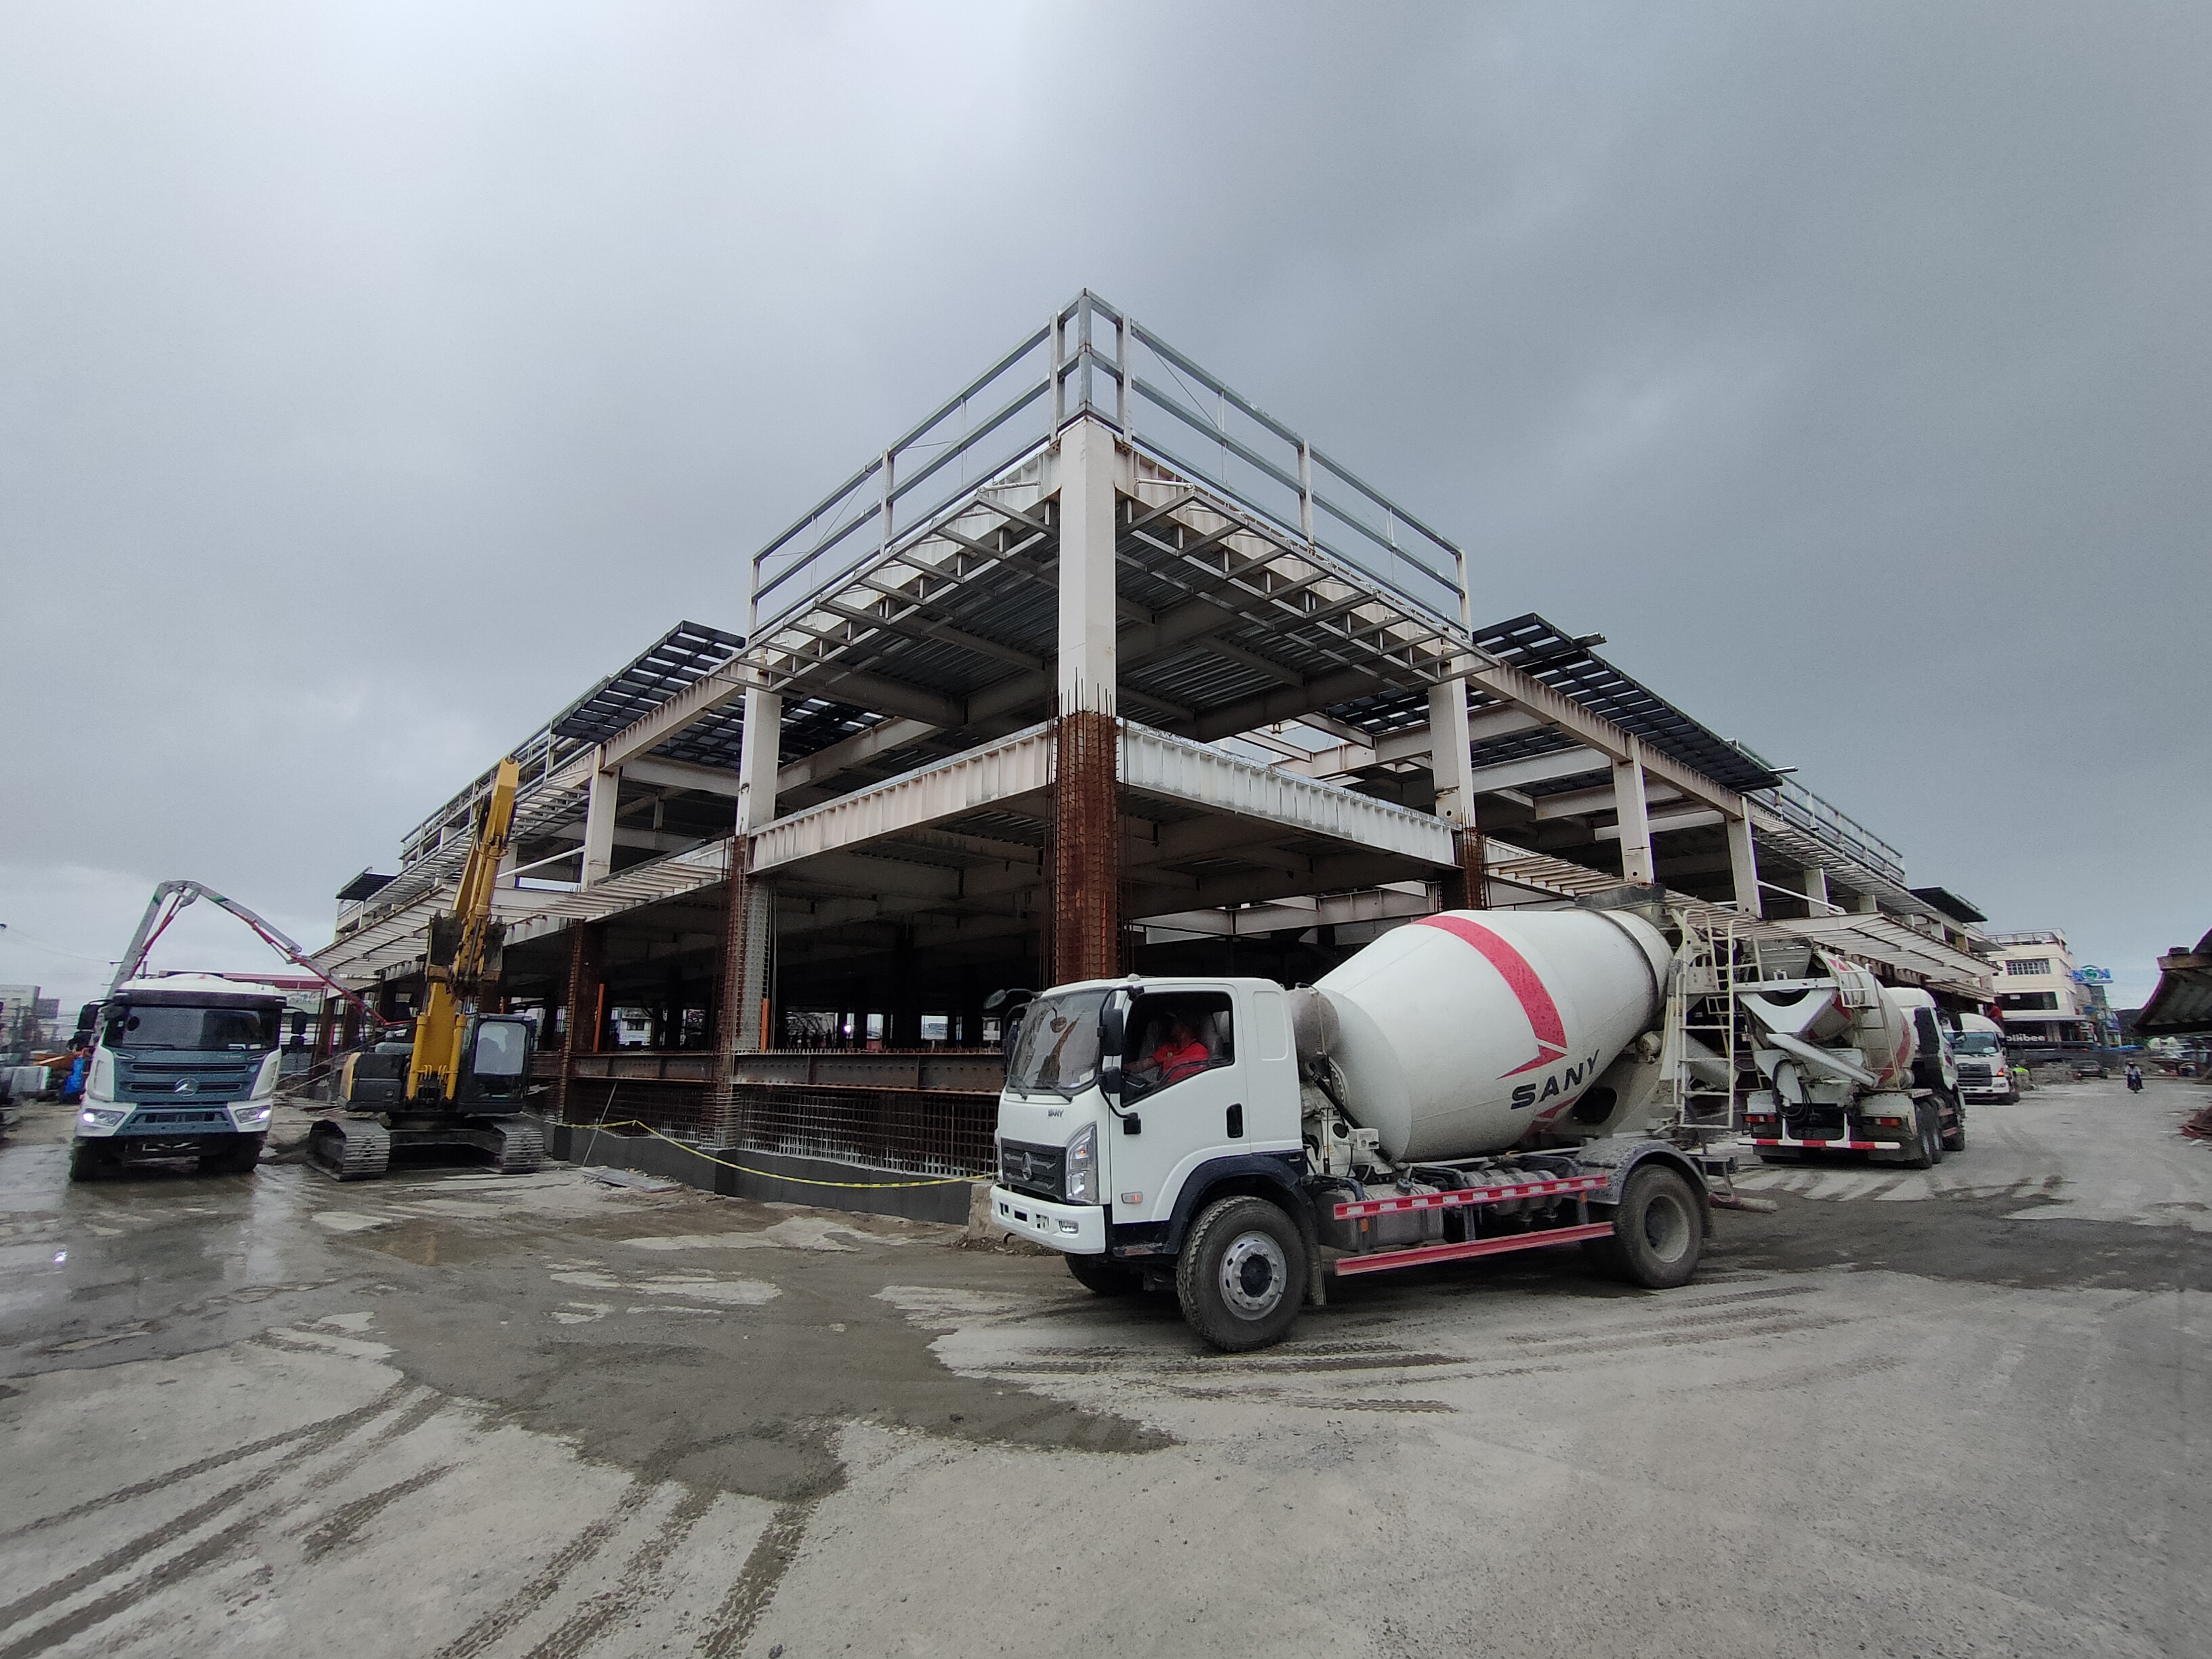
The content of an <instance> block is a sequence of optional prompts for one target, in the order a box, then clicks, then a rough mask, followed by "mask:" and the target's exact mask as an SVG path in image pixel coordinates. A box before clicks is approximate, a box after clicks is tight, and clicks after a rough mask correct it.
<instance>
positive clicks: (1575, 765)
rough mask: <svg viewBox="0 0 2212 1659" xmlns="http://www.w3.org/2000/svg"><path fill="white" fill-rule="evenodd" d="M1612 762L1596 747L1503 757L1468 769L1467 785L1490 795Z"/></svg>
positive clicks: (1598, 769) (1576, 773)
mask: <svg viewBox="0 0 2212 1659" xmlns="http://www.w3.org/2000/svg"><path fill="white" fill-rule="evenodd" d="M1607 764H1608V762H1607V758H1606V757H1605V755H1604V754H1603V753H1601V751H1599V750H1595V749H1584V748H1576V749H1553V750H1548V751H1547V752H1546V753H1544V754H1541V755H1528V756H1524V757H1522V758H1521V759H1519V760H1510V761H1500V762H1498V764H1496V765H1495V766H1478V767H1476V768H1474V769H1473V770H1472V771H1471V772H1469V773H1468V780H1467V786H1468V788H1469V789H1471V790H1472V791H1473V792H1474V793H1476V794H1478V795H1486V794H1489V793H1492V792H1493V791H1496V790H1500V789H1518V788H1520V787H1522V785H1524V784H1530V783H1548V782H1549V781H1551V780H1552V779H1553V778H1571V777H1577V776H1579V775H1582V774H1583V773H1584V772H1599V771H1603V770H1604V769H1606V767H1607Z"/></svg>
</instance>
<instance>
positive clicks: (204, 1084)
mask: <svg viewBox="0 0 2212 1659" xmlns="http://www.w3.org/2000/svg"><path fill="white" fill-rule="evenodd" d="M257 1070H258V1065H257V1066H246V1067H240V1066H237V1065H235V1064H231V1065H225V1066H189V1065H179V1064H177V1063H175V1062H173V1061H162V1060H119V1061H118V1062H117V1064H116V1079H115V1083H116V1091H115V1092H116V1098H117V1099H118V1100H127V1101H131V1102H134V1103H135V1102H137V1101H147V1102H152V1101H156V1100H161V1101H174V1102H175V1103H177V1104H178V1105H179V1106H190V1105H194V1104H197V1103H199V1102H201V1101H220V1100H242V1099H244V1098H245V1097H246V1092H247V1091H249V1090H251V1089H252V1087H253V1078H254V1073H255V1072H256V1071H257ZM180 1084H181V1085H185V1086H184V1087H181V1088H180V1087H179V1086H178V1085H180Z"/></svg>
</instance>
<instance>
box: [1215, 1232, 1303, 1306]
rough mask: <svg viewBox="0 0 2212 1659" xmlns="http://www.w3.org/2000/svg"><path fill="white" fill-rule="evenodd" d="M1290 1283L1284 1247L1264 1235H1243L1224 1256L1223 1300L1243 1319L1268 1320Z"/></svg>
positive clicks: (1232, 1242)
mask: <svg viewBox="0 0 2212 1659" xmlns="http://www.w3.org/2000/svg"><path fill="white" fill-rule="evenodd" d="M1289 1281H1290V1263H1289V1262H1288V1261H1286V1260H1285V1258H1284V1255H1283V1247H1282V1246H1281V1245H1279V1244H1278V1243H1275V1241H1274V1240H1273V1239H1272V1238H1270V1237H1268V1236H1267V1234H1265V1233H1263V1232H1258V1231H1254V1232H1249V1233H1239V1234H1237V1237H1234V1238H1232V1239H1231V1240H1230V1241H1229V1248H1228V1249H1225V1250H1224V1251H1223V1252H1222V1253H1221V1299H1222V1300H1223V1301H1224V1302H1225V1303H1226V1304H1228V1306H1229V1311H1230V1312H1231V1313H1233V1314H1235V1315H1236V1316H1237V1317H1238V1318H1239V1319H1264V1318H1266V1317H1267V1316H1268V1315H1269V1314H1271V1313H1273V1312H1274V1310H1276V1309H1277V1308H1279V1307H1280V1306H1281V1305H1282V1302H1283V1291H1284V1288H1285V1285H1287V1284H1288V1283H1289Z"/></svg>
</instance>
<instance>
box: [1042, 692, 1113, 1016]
mask: <svg viewBox="0 0 2212 1659" xmlns="http://www.w3.org/2000/svg"><path fill="white" fill-rule="evenodd" d="M1054 736H1055V738H1056V739H1057V744H1056V755H1055V766H1054V774H1053V847H1052V852H1053V870H1052V908H1053V915H1052V921H1053V927H1052V943H1053V983H1054V984H1055V985H1065V984H1066V983H1068V982H1069V981H1072V980H1079V979H1110V978H1112V977H1113V976H1114V975H1116V974H1118V973H1119V972H1120V971H1121V904H1120V902H1119V901H1120V885H1121V775H1120V774H1121V726H1120V723H1119V722H1118V721H1117V720H1115V718H1114V717H1113V716H1112V715H1111V714H1099V713H1097V712H1095V711H1093V710H1091V709H1078V710H1076V711H1075V712H1074V713H1073V714H1062V715H1061V716H1060V719H1059V720H1058V721H1057V722H1056V730H1055V732H1054Z"/></svg>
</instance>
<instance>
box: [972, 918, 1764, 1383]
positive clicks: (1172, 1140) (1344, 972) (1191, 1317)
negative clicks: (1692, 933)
mask: <svg viewBox="0 0 2212 1659" xmlns="http://www.w3.org/2000/svg"><path fill="white" fill-rule="evenodd" d="M1675 956H1676V951H1675V949H1674V947H1673V946H1671V945H1669V943H1668V939H1667V938H1666V936H1665V935H1664V934H1662V933H1661V932H1660V930H1659V928H1658V927H1656V926H1654V925H1653V924H1652V923H1651V922H1650V921H1646V920H1644V918H1643V917H1641V916H1639V915H1633V914H1629V913H1627V912H1625V911H1613V910H1601V909H1577V910H1571V911H1552V912H1541V913H1539V912H1497V911H1480V912H1462V911H1452V912H1446V913H1444V914H1443V915H1434V916H1429V917H1425V918H1423V919H1422V920H1420V921H1416V922H1413V923H1409V924H1407V926H1404V927H1399V928H1396V929H1395V930H1393V931H1392V932H1390V933H1385V934H1384V935H1383V937H1382V938H1380V939H1377V940H1376V941H1375V942H1374V943H1373V944H1371V945H1368V946H1367V947H1366V948H1365V949H1364V950H1362V951H1359V952H1358V954H1357V955H1355V956H1353V957H1352V958H1350V959H1349V960H1348V961H1346V963H1343V964H1342V965H1341V966H1340V967H1339V968H1337V969H1335V970H1334V971H1333V972H1332V973H1330V974H1329V975H1327V976H1326V977H1325V978H1323V979H1322V980H1321V981H1319V982H1318V983H1317V984H1316V985H1314V986H1312V987H1304V988H1300V989H1297V990H1291V991H1286V990H1285V989H1284V988H1283V987H1281V986H1279V985H1277V984H1276V983H1274V982H1273V981H1269V980H1258V979H1237V978H1224V979H1202V978H1188V979H1186V978H1175V979H1150V978H1131V979H1126V980H1109V981H1090V982H1086V983H1083V984H1075V985H1064V986H1060V987H1055V988H1054V989H1053V990H1051V991H1049V992H1047V993H1045V994H1043V995H1042V996H1039V997H1038V998H1036V999H1035V1000H1033V1001H1031V1002H1030V1003H1029V1004H1028V1005H1027V1006H1025V1007H1024V1010H1023V1011H1022V1018H1021V1019H1020V1023H1019V1027H1018V1032H1017V1034H1016V1036H1014V1037H1013V1039H1012V1042H1010V1044H1009V1052H1008V1059H1007V1070H1006V1088H1005V1091H1004V1093H1002V1094H1001V1095H1000V1102H999V1123H998V1133H999V1158H1000V1180H999V1182H998V1183H997V1184H996V1185H995V1186H994V1188H993V1189H992V1192H991V1194H990V1200H989V1201H990V1204H991V1208H992V1218H993V1220H994V1223H995V1224H996V1225H998V1226H1000V1227H1002V1228H1004V1229H1006V1231H1009V1232H1011V1233H1013V1234H1015V1235H1017V1236H1018V1237H1027V1238H1030V1239H1033V1240H1035V1241H1036V1242H1038V1243H1042V1244H1046V1245H1048V1246H1050V1247H1051V1248H1053V1249H1056V1250H1059V1251H1060V1252H1062V1253H1063V1254H1064V1255H1066V1258H1067V1263H1068V1267H1069V1269H1070V1270H1071V1272H1073V1274H1074V1276H1075V1277H1076V1279H1079V1281H1081V1282H1082V1283H1083V1284H1084V1285H1086V1286H1087V1287H1089V1288H1090V1289H1091V1290H1092V1291H1097V1292H1098V1293H1100V1294H1102V1295H1115V1294H1124V1293H1128V1292H1133V1291H1139V1290H1142V1289H1146V1288H1161V1289H1164V1288H1166V1287H1168V1286H1170V1285H1172V1286H1173V1288H1174V1289H1175V1291H1176V1295H1177V1297H1178V1298H1179V1300H1180V1301H1181V1303H1182V1310H1183V1316H1184V1317H1185V1319H1186V1320H1188V1322H1189V1323H1190V1325H1191V1327H1192V1328H1193V1329H1194V1330H1195V1331H1196V1332H1197V1333H1198V1334H1200V1336H1201V1337H1202V1338H1204V1339H1205V1340H1206V1341H1207V1342H1209V1343H1211V1344H1212V1345H1213V1346H1216V1347H1218V1348H1221V1349H1224V1350H1228V1351H1237V1350H1243V1349H1250V1348H1257V1347H1262V1346H1267V1344H1269V1343H1272V1342H1274V1341H1276V1340H1279V1339H1280V1338H1281V1337H1282V1335H1283V1334H1284V1333H1285V1331H1287V1330H1288V1329H1289V1328H1290V1326H1291V1323H1292V1322H1293V1321H1294V1320H1295V1319H1296V1318H1297V1313H1298V1310H1299V1308H1300V1306H1301V1305H1302V1304H1303V1303H1304V1302H1305V1301H1306V1300H1308V1299H1310V1300H1312V1301H1314V1302H1316V1303H1321V1302H1323V1301H1325V1300H1326V1297H1327V1291H1328V1280H1329V1279H1331V1278H1332V1277H1335V1278H1344V1277H1349V1276H1352V1275H1355V1274H1360V1273H1374V1272H1381V1271H1383V1270H1386V1269H1389V1268H1394V1267H1413V1266H1417V1265H1421V1264H1425V1263H1430V1262H1439V1261H1463V1260H1468V1259H1470V1258H1474V1257H1481V1256H1490V1255H1504V1254H1508V1253H1510V1252H1516V1251H1521V1250H1528V1249H1551V1248H1555V1247H1558V1246H1560V1245H1566V1244H1577V1243H1580V1244H1587V1245H1590V1246H1592V1247H1594V1248H1595V1249H1597V1250H1598V1251H1599V1252H1600V1253H1601V1254H1602V1255H1605V1256H1607V1257H1608V1258H1609V1259H1610V1261H1611V1264H1612V1265H1613V1267H1614V1268H1615V1269H1616V1270H1617V1271H1618V1272H1619V1273H1620V1274H1621V1275H1623V1276H1624V1277H1626V1278H1627V1279H1630V1280H1631V1281H1632V1282H1633V1283H1635V1284H1638V1285H1644V1286H1647V1287H1650V1288H1654V1289H1660V1288H1666V1287H1669V1286H1673V1285H1680V1284H1682V1283H1684V1282H1686V1280H1687V1279H1689V1278H1690V1276H1691V1275H1692V1273H1695V1272H1696V1270H1697V1266H1698V1259H1699V1254H1700V1252H1701V1251H1702V1249H1703V1248H1704V1243H1705V1220H1706V1215H1707V1206H1708V1189H1707V1186H1706V1182H1705V1176H1706V1175H1707V1174H1708V1172H1716V1173H1717V1172H1718V1170H1721V1169H1723V1168H1724V1167H1725V1164H1724V1163H1723V1161H1721V1160H1718V1159H1716V1158H1711V1157H1709V1156H1708V1155H1707V1154H1706V1153H1705V1152H1704V1151H1703V1149H1702V1143H1701V1142H1700V1141H1699V1139H1698V1138H1697V1137H1696V1136H1695V1135H1694V1134H1689V1133H1676V1131H1677V1127H1678V1122H1679V1117H1680V1111H1679V1101H1678V1099H1677V1098H1676V1097H1674V1095H1673V1094H1672V1093H1671V1091H1669V1090H1668V1088H1667V1087H1665V1086H1664V1085H1665V1083H1666V1080H1667V1079H1668V1076H1669V1075H1670V1073H1674V1072H1679V1071H1680V1044H1679V1041H1678V1042H1676V1043H1674V1044H1673V1045H1670V1044H1669V1043H1668V1041H1667V1040H1666V1039H1667V1030H1668V1024H1669V1022H1668V1018H1667V1011H1668V990H1669V982H1670V978H1672V977H1673V976H1674V967H1675V961H1674V958H1675ZM1676 1024H1679V1022H1676Z"/></svg>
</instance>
